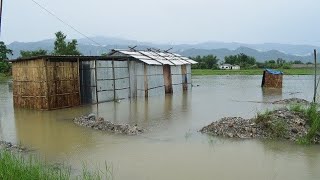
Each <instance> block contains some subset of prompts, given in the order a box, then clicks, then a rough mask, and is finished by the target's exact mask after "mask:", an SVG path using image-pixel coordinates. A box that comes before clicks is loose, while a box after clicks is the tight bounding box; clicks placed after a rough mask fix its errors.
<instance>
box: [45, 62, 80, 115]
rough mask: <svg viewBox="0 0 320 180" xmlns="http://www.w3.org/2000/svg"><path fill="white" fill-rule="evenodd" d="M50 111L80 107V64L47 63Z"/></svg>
mask: <svg viewBox="0 0 320 180" xmlns="http://www.w3.org/2000/svg"><path fill="white" fill-rule="evenodd" d="M47 82H48V104H49V109H50V110H51V109H60V108H67V107H74V106H78V105H80V82H79V68H78V62H76V61H73V62H53V61H47Z"/></svg>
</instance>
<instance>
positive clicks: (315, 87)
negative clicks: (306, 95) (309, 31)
mask: <svg viewBox="0 0 320 180" xmlns="http://www.w3.org/2000/svg"><path fill="white" fill-rule="evenodd" d="M313 53H314V92H313V93H314V94H313V103H316V96H317V50H316V49H314V50H313Z"/></svg>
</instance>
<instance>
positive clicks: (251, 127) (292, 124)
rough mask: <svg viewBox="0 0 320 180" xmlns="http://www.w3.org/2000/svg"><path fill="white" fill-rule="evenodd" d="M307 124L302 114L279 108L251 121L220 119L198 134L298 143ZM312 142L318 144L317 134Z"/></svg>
mask: <svg viewBox="0 0 320 180" xmlns="http://www.w3.org/2000/svg"><path fill="white" fill-rule="evenodd" d="M307 122H308V119H307V118H306V117H305V116H304V115H303V114H302V113H299V112H293V111H290V110H288V109H287V108H281V109H278V110H274V111H271V112H267V113H266V114H263V115H258V116H257V117H255V118H252V119H243V118H241V117H226V118H222V119H220V120H219V121H217V122H213V123H211V124H210V125H208V126H205V127H204V128H202V129H201V130H200V132H202V133H206V134H210V135H214V136H222V137H228V138H241V139H245V138H261V139H273V138H279V139H287V140H290V141H298V140H299V139H300V138H302V137H304V136H305V135H306V134H307V132H308V130H309V129H310V126H309V125H308V123H307ZM313 142H314V143H315V144H319V143H320V134H317V136H316V137H315V138H314V140H313Z"/></svg>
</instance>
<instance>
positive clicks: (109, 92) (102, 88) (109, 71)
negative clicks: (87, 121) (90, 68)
mask: <svg viewBox="0 0 320 180" xmlns="http://www.w3.org/2000/svg"><path fill="white" fill-rule="evenodd" d="M96 65H97V68H96V71H97V79H96V80H97V94H98V95H97V99H98V103H102V102H107V101H113V100H114V87H115V86H114V73H113V62H112V61H102V60H101V61H96Z"/></svg>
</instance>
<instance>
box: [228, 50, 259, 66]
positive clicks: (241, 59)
mask: <svg viewBox="0 0 320 180" xmlns="http://www.w3.org/2000/svg"><path fill="white" fill-rule="evenodd" d="M224 60H225V63H227V64H231V65H239V66H240V67H241V68H244V69H246V68H250V67H252V66H254V65H255V64H256V59H255V58H254V57H251V56H248V55H246V54H243V53H240V54H237V55H230V56H226V57H225V58H224Z"/></svg>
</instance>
